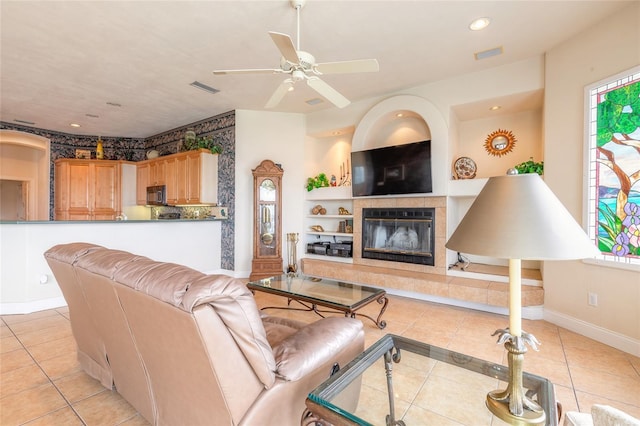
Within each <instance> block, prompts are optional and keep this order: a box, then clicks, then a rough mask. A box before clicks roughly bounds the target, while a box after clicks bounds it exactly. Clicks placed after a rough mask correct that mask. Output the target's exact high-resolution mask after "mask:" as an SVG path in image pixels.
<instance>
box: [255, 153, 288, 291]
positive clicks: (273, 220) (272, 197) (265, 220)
mask: <svg viewBox="0 0 640 426" xmlns="http://www.w3.org/2000/svg"><path fill="white" fill-rule="evenodd" d="M283 173H284V171H283V170H282V168H281V167H280V165H278V164H275V163H274V162H273V161H271V160H264V161H263V162H262V163H260V165H259V166H258V167H256V168H255V169H253V261H252V262H251V275H250V276H249V279H250V280H251V281H254V280H259V279H262V278H268V277H273V276H276V275H281V274H282V273H283V266H282V265H283V263H282V241H281V237H282V228H281V226H282V223H281V221H282V215H281V212H280V211H281V206H282V174H283Z"/></svg>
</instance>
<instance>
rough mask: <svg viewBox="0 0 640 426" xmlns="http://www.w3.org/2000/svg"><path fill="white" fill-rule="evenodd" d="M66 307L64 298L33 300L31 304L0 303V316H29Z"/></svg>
mask: <svg viewBox="0 0 640 426" xmlns="http://www.w3.org/2000/svg"><path fill="white" fill-rule="evenodd" d="M63 306H67V302H66V301H65V300H64V297H62V296H60V297H54V298H52V299H43V300H34V301H32V302H19V303H0V315H17V314H30V313H32V312H38V311H46V310H47V309H55V308H61V307H63Z"/></svg>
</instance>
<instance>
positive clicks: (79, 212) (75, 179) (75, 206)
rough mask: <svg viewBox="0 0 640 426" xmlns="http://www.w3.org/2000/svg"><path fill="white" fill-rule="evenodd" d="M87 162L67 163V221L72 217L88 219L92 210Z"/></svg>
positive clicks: (89, 171) (89, 164) (90, 182)
mask: <svg viewBox="0 0 640 426" xmlns="http://www.w3.org/2000/svg"><path fill="white" fill-rule="evenodd" d="M91 166H92V165H91V163H90V162H89V161H74V162H70V163H69V183H68V186H67V188H68V189H67V190H68V196H69V202H68V208H67V210H68V211H69V220H85V219H74V217H76V216H77V217H83V218H84V217H90V216H91V210H92V201H93V200H92V198H93V197H92V187H93V183H92V179H91V175H92V170H91V169H92V167H91Z"/></svg>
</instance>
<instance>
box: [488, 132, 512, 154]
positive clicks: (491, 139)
mask: <svg viewBox="0 0 640 426" xmlns="http://www.w3.org/2000/svg"><path fill="white" fill-rule="evenodd" d="M514 146H516V137H515V136H514V135H513V133H511V131H510V130H502V129H498V130H496V131H495V132H492V133H491V134H490V135H489V136H487V139H486V140H485V142H484V148H485V149H486V150H487V152H488V153H489V154H491V155H495V156H496V157H502V156H503V155H505V154H508V153H510V152H511V151H512V150H513V147H514Z"/></svg>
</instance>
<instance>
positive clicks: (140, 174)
mask: <svg viewBox="0 0 640 426" xmlns="http://www.w3.org/2000/svg"><path fill="white" fill-rule="evenodd" d="M149 185H150V184H149V162H148V161H141V162H139V163H138V164H137V166H136V204H138V205H139V206H144V205H146V204H147V186H149Z"/></svg>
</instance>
